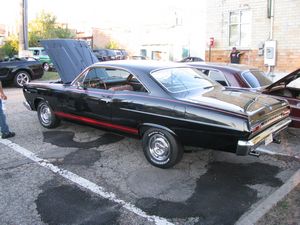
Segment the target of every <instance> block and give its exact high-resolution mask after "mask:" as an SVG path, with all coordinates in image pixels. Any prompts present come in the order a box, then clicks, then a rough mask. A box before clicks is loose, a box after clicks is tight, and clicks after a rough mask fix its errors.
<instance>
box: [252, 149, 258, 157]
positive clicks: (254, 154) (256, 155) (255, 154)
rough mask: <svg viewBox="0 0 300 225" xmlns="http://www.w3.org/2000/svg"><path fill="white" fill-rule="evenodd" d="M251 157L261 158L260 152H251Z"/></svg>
mask: <svg viewBox="0 0 300 225" xmlns="http://www.w3.org/2000/svg"><path fill="white" fill-rule="evenodd" d="M249 155H251V156H255V157H259V156H260V152H259V151H256V150H251V151H250V152H249Z"/></svg>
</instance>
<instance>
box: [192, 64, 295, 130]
mask: <svg viewBox="0 0 300 225" xmlns="http://www.w3.org/2000/svg"><path fill="white" fill-rule="evenodd" d="M189 65H192V66H194V67H196V68H198V69H199V70H201V71H202V72H203V73H205V74H206V75H207V76H208V77H209V78H211V79H213V80H215V81H217V82H219V83H220V84H222V85H223V86H230V87H238V88H247V89H249V88H250V89H252V90H253V91H259V92H262V93H264V94H268V95H273V96H276V97H277V98H282V99H286V100H287V101H288V102H289V104H290V107H291V115H290V117H291V119H292V123H291V124H290V126H291V127H297V128H300V78H299V77H300V69H298V70H296V71H294V72H292V73H290V74H288V75H287V76H285V77H283V78H282V79H280V80H278V81H276V82H274V83H273V82H272V81H271V80H270V79H269V78H268V77H266V76H265V74H264V73H263V72H262V71H260V70H258V69H257V68H252V67H249V66H246V65H238V64H214V63H189ZM293 83H294V84H295V85H293Z"/></svg>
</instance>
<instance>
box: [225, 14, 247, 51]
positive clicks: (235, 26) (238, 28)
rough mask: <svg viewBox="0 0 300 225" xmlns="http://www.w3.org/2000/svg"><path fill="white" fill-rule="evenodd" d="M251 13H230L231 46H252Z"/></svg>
mask: <svg viewBox="0 0 300 225" xmlns="http://www.w3.org/2000/svg"><path fill="white" fill-rule="evenodd" d="M250 22H251V12H250V11H249V10H239V11H234V12H230V13H229V46H241V47H248V46H250V36H251V23H250Z"/></svg>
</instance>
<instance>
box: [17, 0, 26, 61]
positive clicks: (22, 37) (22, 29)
mask: <svg viewBox="0 0 300 225" xmlns="http://www.w3.org/2000/svg"><path fill="white" fill-rule="evenodd" d="M24 50H28V7H27V0H20V26H19V56H22V54H23V52H24Z"/></svg>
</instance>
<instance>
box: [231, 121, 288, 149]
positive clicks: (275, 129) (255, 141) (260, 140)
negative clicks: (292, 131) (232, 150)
mask: <svg viewBox="0 0 300 225" xmlns="http://www.w3.org/2000/svg"><path fill="white" fill-rule="evenodd" d="M291 121H292V120H291V119H290V118H286V119H284V120H282V121H280V122H279V123H276V124H274V125H273V126H271V127H269V128H268V129H266V130H264V131H263V132H261V133H260V134H258V135H256V136H255V137H253V138H252V139H251V140H248V141H242V140H239V141H238V144H237V149H236V154H237V155H248V154H250V153H251V152H252V151H254V150H255V149H256V148H257V147H258V146H260V145H262V144H264V142H265V140H266V138H267V137H268V136H269V135H270V134H272V136H273V138H274V137H276V136H277V135H278V134H279V133H280V132H281V131H282V130H284V129H285V128H287V127H288V125H289V124H290V123H291Z"/></svg>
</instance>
